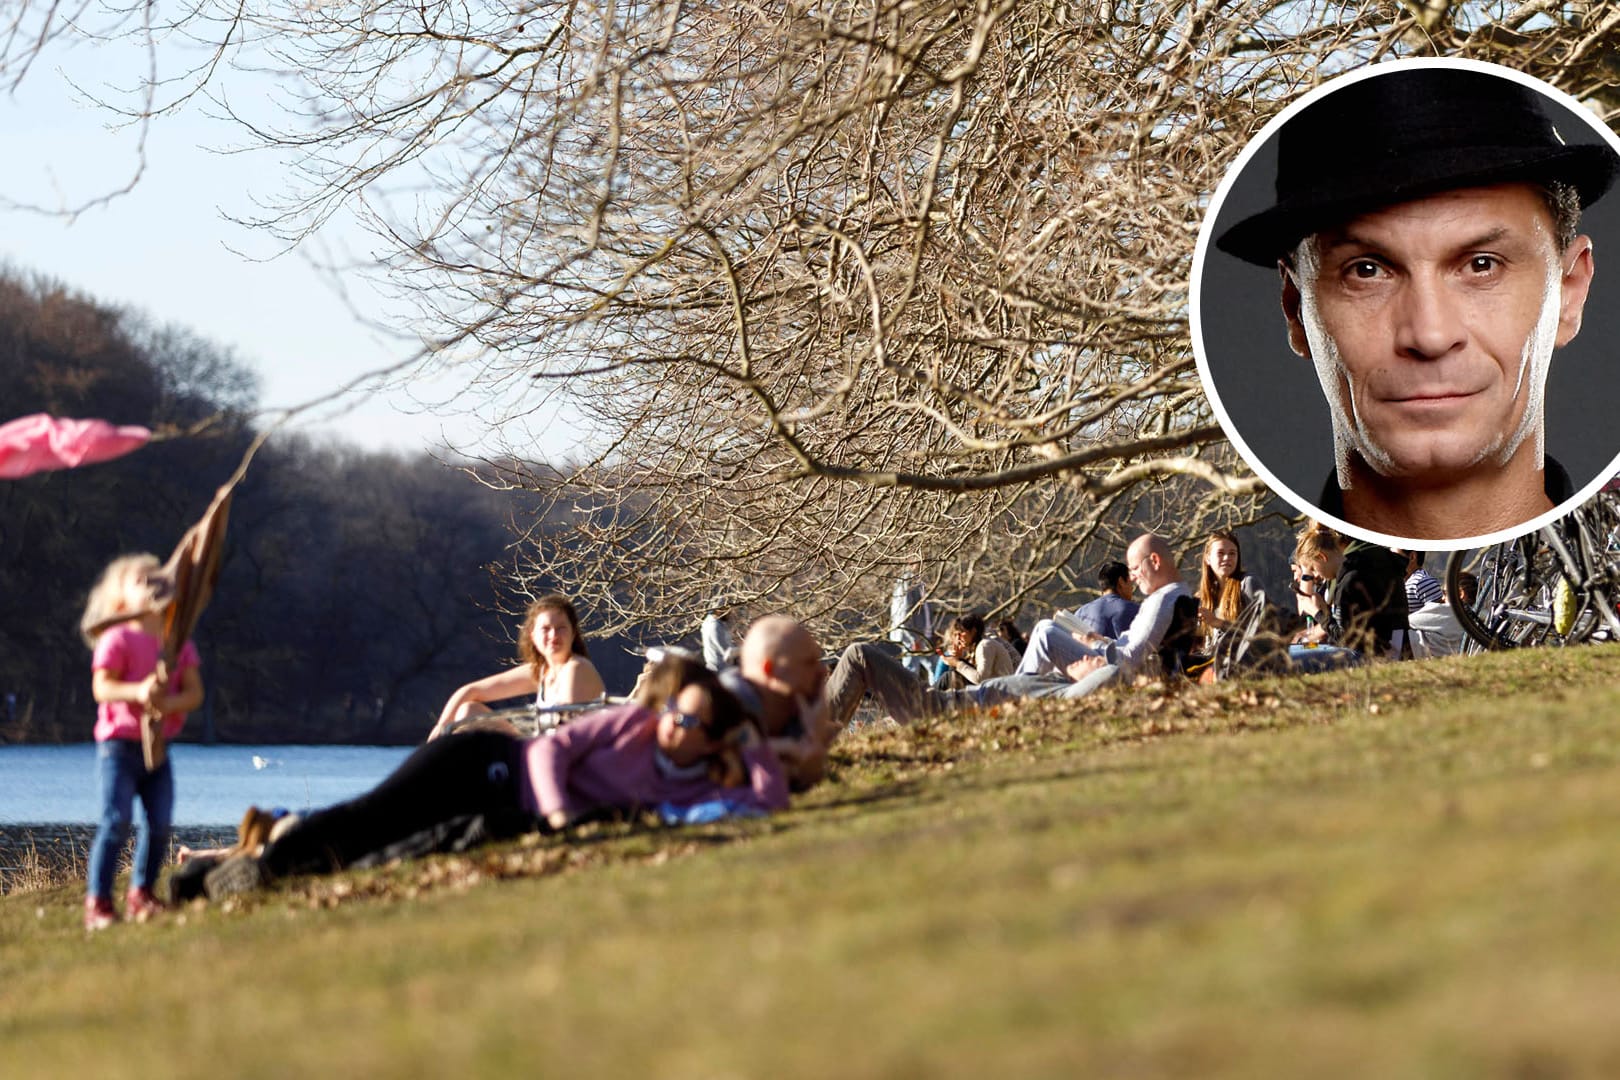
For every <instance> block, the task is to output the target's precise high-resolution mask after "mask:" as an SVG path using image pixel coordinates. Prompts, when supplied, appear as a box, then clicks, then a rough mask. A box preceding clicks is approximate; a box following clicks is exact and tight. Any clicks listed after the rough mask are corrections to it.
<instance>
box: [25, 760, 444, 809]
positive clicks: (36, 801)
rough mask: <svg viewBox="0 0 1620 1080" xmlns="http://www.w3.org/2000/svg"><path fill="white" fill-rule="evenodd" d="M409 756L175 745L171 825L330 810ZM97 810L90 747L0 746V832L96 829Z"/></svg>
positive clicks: (94, 769)
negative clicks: (260, 811)
mask: <svg viewBox="0 0 1620 1080" xmlns="http://www.w3.org/2000/svg"><path fill="white" fill-rule="evenodd" d="M412 749H414V748H413V747H409V746H201V745H198V744H194V743H178V744H176V745H173V746H171V747H169V755H170V758H171V759H172V760H173V762H174V793H175V794H174V824H175V825H176V826H177V827H179V828H186V827H193V826H223V825H228V826H231V827H232V828H234V827H235V826H236V824H237V822H239V821H241V820H242V812H243V811H244V810H246V809H247V808H248V807H249V806H250V805H251V806H260V807H264V808H265V809H270V808H272V807H278V806H279V807H286V808H287V809H288V810H295V811H298V812H300V813H303V812H306V811H308V810H314V809H319V808H320V807H323V806H330V805H331V804H332V803H335V802H341V801H342V800H344V799H347V798H350V797H351V796H354V795H358V794H360V793H361V792H363V791H366V790H368V789H369V788H371V787H374V786H375V785H376V784H377V782H378V781H379V780H381V779H382V778H383V777H385V776H387V775H388V774H389V773H391V772H393V771H394V769H395V767H397V766H398V765H399V763H400V762H401V761H404V760H405V757H406V755H408V754H409V753H410V752H411V750H412ZM99 802H100V800H99V797H98V796H97V794H96V746H95V743H74V744H70V745H67V746H0V825H17V824H53V825H68V824H82V823H87V822H88V823H94V822H95V821H96V819H97V817H98V816H99V814H100V806H99ZM136 818H137V820H140V811H139V810H137V811H136Z"/></svg>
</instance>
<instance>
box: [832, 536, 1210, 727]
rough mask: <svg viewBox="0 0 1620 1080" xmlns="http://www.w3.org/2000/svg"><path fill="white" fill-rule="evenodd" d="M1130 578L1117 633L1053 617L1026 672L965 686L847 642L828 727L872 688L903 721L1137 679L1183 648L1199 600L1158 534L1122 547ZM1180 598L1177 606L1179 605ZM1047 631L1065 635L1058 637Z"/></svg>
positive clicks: (836, 672)
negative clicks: (1070, 625) (1155, 661)
mask: <svg viewBox="0 0 1620 1080" xmlns="http://www.w3.org/2000/svg"><path fill="white" fill-rule="evenodd" d="M1125 561H1126V568H1127V570H1128V572H1129V574H1130V580H1131V581H1132V583H1133V584H1134V585H1135V586H1136V587H1138V588H1140V589H1141V590H1142V592H1143V593H1145V594H1146V596H1147V599H1145V600H1144V601H1143V602H1142V606H1141V608H1140V609H1139V610H1138V611H1137V613H1136V617H1135V618H1134V619H1132V620H1131V623H1130V626H1129V627H1128V628H1127V629H1126V630H1125V632H1124V633H1123V634H1121V635H1120V636H1119V637H1118V638H1117V639H1115V638H1106V637H1102V636H1099V635H1097V634H1087V635H1085V638H1084V639H1080V638H1076V637H1074V636H1073V635H1071V634H1069V632H1068V631H1067V630H1064V629H1063V628H1062V627H1060V626H1057V625H1056V624H1054V623H1042V624H1041V627H1042V628H1046V629H1043V630H1041V632H1038V633H1037V634H1036V635H1035V636H1033V637H1032V638H1031V640H1030V643H1029V647H1028V648H1027V649H1026V650H1025V652H1024V659H1023V661H1022V662H1021V663H1020V665H1019V671H1020V672H1023V674H1015V675H1008V676H1005V677H1003V678H1000V679H986V680H985V681H984V682H982V683H980V684H979V685H978V686H974V687H969V688H968V689H966V690H953V691H946V692H941V691H938V690H934V689H932V688H930V687H925V686H923V685H922V684H921V683H919V682H918V680H917V679H916V677H915V676H913V675H912V674H911V673H910V672H909V671H907V670H906V669H905V668H904V667H902V666H901V665H900V662H899V661H897V660H895V659H894V658H893V657H892V656H889V655H887V654H886V653H884V652H883V650H882V649H881V648H880V647H878V646H876V645H869V644H860V645H851V646H850V647H849V648H847V649H845V650H844V653H843V655H842V656H840V657H839V659H838V666H837V667H836V668H834V669H833V673H832V678H831V679H830V680H828V683H827V703H828V710H829V712H830V713H831V719H832V724H833V728H834V730H835V731H841V730H843V728H844V727H845V726H846V725H847V724H848V723H849V721H850V718H851V717H853V716H854V715H855V710H856V709H857V708H858V707H859V706H860V703H861V698H862V696H863V695H865V694H867V693H870V694H871V695H872V696H873V697H875V698H877V699H878V701H879V702H880V703H881V705H882V707H883V709H884V711H886V712H887V713H888V714H889V715H890V716H892V717H894V718H895V719H896V720H899V721H900V722H902V723H907V722H909V721H911V720H915V719H917V718H919V717H923V716H932V715H936V714H938V713H941V712H945V711H948V710H950V709H954V708H971V707H974V706H978V705H994V704H996V703H998V702H1002V701H1010V700H1013V699H1015V698H1021V697H1083V696H1085V695H1086V694H1089V693H1092V692H1094V691H1096V690H1098V689H1101V688H1102V687H1104V686H1109V685H1112V684H1113V683H1115V682H1119V681H1126V680H1129V679H1132V678H1135V677H1136V675H1137V673H1138V672H1139V671H1141V670H1142V666H1143V664H1144V663H1145V662H1146V661H1147V658H1148V657H1149V656H1152V655H1156V654H1158V653H1159V651H1160V650H1161V649H1163V648H1164V647H1165V645H1166V643H1167V641H1168V642H1171V643H1173V644H1176V645H1177V646H1178V647H1184V643H1183V642H1182V639H1184V638H1187V637H1190V635H1191V633H1192V631H1193V629H1194V628H1195V627H1196V625H1197V619H1198V603H1197V601H1196V600H1195V599H1193V596H1192V594H1191V593H1189V592H1188V591H1187V587H1186V586H1185V585H1183V584H1181V573H1180V571H1179V570H1178V569H1177V567H1176V557H1175V554H1174V553H1173V552H1172V551H1171V550H1170V545H1169V544H1167V543H1165V541H1164V539H1163V538H1162V537H1158V536H1155V535H1153V534H1152V533H1144V534H1143V535H1141V536H1139V537H1137V538H1136V539H1135V540H1134V541H1132V543H1131V546H1130V549H1129V550H1128V551H1127V553H1126V560H1125ZM1178 601H1183V602H1182V603H1181V604H1180V608H1179V611H1178ZM1050 635H1062V638H1061V639H1060V638H1058V637H1056V636H1050Z"/></svg>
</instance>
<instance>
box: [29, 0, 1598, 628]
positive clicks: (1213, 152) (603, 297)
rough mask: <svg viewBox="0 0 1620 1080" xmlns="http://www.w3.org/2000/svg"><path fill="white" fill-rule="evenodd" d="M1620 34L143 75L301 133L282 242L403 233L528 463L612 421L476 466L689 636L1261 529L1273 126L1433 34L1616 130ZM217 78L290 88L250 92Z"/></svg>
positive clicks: (1043, 31)
mask: <svg viewBox="0 0 1620 1080" xmlns="http://www.w3.org/2000/svg"><path fill="white" fill-rule="evenodd" d="M26 6H27V5H25V7H26ZM37 10H38V9H36V11H37ZM52 10H54V9H52ZM132 17H133V16H132ZM142 18H143V19H148V20H149V21H150V17H149V16H142ZM1617 19H1620V15H1617V14H1616V13H1615V11H1614V10H1613V9H1612V8H1611V7H1610V6H1609V5H1604V4H1598V3H1591V4H1585V3H1565V4H1544V3H1529V4H1523V5H1513V4H1505V3H1466V4H1464V3H1445V2H1444V0H1424V2H1423V3H1421V4H1420V3H1416V2H1412V3H1408V4H1395V3H1377V2H1370V0H1368V2H1355V0H1352V2H1329V0H1316V2H1299V0H1286V2H1284V0H1158V2H1131V0H1118V2H1095V3H1069V2H1062V0H1029V2H1019V0H866V2H863V3H847V2H832V3H812V2H809V0H769V2H766V3H752V4H747V3H743V4H739V3H736V2H735V0H724V2H722V0H699V2H691V0H687V2H677V0H640V2H630V3H618V4H594V3H577V2H571V3H564V2H549V0H547V2H535V3H529V4H525V5H488V6H486V5H470V6H469V5H463V4H446V3H425V4H424V3H413V4H403V3H399V2H398V0H335V2H331V3H322V4H302V3H297V4H295V3H290V2H286V0H259V2H258V3H255V4H240V3H211V2H205V3H203V4H202V5H201V6H200V7H195V8H194V7H190V6H188V7H186V8H184V9H182V12H181V14H180V15H179V16H177V17H176V19H175V25H176V26H177V27H180V28H183V29H184V30H185V32H186V33H188V34H189V35H190V36H191V37H192V38H194V39H198V40H202V41H204V42H207V43H210V44H211V45H212V46H213V47H214V50H215V51H214V53H212V54H210V55H209V56H208V58H207V61H206V62H203V63H198V62H195V61H193V62H192V63H191V65H190V66H188V67H184V68H179V69H177V70H178V74H177V75H176V76H174V77H173V78H172V79H171V78H169V77H157V78H155V80H154V81H155V83H156V85H157V86H159V87H161V88H162V89H163V91H164V93H163V94H161V95H159V97H158V99H157V100H159V101H162V100H183V99H185V98H186V97H187V96H188V95H192V94H195V93H197V92H198V91H199V90H207V91H208V92H209V93H211V94H212V96H213V100H215V101H216V102H218V103H219V104H220V105H221V106H222V107H224V108H226V109H230V110H231V111H232V112H233V114H234V115H237V116H238V117H239V118H240V119H242V120H243V122H244V124H245V125H246V126H247V128H248V130H250V131H251V132H252V133H253V134H254V135H255V137H256V138H258V139H260V140H262V141H263V142H264V143H265V144H267V145H270V146H275V147H278V148H281V149H282V150H287V149H293V150H296V151H297V152H298V153H299V154H300V155H301V156H300V159H299V167H300V175H301V178H302V180H303V184H302V186H301V187H299V188H298V189H297V190H296V191H295V192H294V193H293V196H292V197H291V198H290V199H288V200H287V201H286V202H285V203H283V204H281V205H279V206H278V207H276V208H275V210H274V212H272V213H270V214H267V215H266V216H265V218H264V219H263V220H262V221H261V222H260V224H262V225H263V226H265V227H266V228H270V229H274V230H277V231H279V232H281V233H282V234H284V235H286V236H287V237H288V238H289V239H294V240H296V239H298V238H299V237H301V236H303V235H306V234H307V233H308V231H310V230H312V229H316V228H318V227H319V225H320V223H321V222H322V221H323V220H325V219H326V218H327V217H328V216H329V215H330V214H332V213H333V212H335V211H336V210H338V209H340V208H343V209H346V210H349V211H352V212H356V213H360V214H361V215H363V216H364V217H365V219H366V220H367V221H368V223H369V224H370V225H371V226H372V227H373V228H374V229H375V231H376V232H377V233H378V235H379V236H380V237H383V238H385V239H386V240H387V242H388V258H389V259H390V261H391V266H392V269H393V271H394V273H395V274H396V280H397V281H398V282H399V284H400V286H401V287H402V289H404V290H406V291H407V292H408V293H409V294H410V295H411V296H413V297H414V298H415V299H416V301H417V302H418V303H419V305H420V311H421V317H422V326H423V327H424V329H425V331H426V333H427V334H428V335H429V336H430V338H431V339H432V340H433V341H434V342H435V348H434V353H433V355H432V357H431V358H430V359H429V360H428V361H427V362H428V363H430V364H434V365H454V366H456V367H457V368H458V369H460V370H462V371H463V372H464V373H465V379H466V384H467V387H468V393H469V394H472V395H486V396H488V397H489V398H490V400H491V401H492V402H493V403H495V407H497V408H498V409H499V410H500V411H501V419H502V423H503V428H502V430H503V432H504V433H505V434H506V435H507V436H508V437H509V440H510V445H509V448H510V450H511V452H512V455H513V458H514V459H517V460H521V459H522V458H523V456H524V450H525V445H524V441H523V439H522V437H521V432H522V431H523V430H524V427H523V419H524V417H525V415H527V414H529V413H530V412H532V411H533V410H538V409H540V408H541V407H542V406H544V405H545V404H546V403H547V401H548V400H549V399H550V398H551V397H552V396H554V395H559V394H561V395H566V397H567V398H568V399H569V401H570V402H571V403H572V405H573V406H574V407H575V408H577V409H579V410H580V411H581V412H582V413H583V414H584V415H585V417H586V418H587V420H588V425H589V427H590V428H591V430H593V431H594V432H595V433H596V441H595V442H593V443H591V444H590V445H589V446H585V447H582V448H581V451H580V454H579V456H578V458H577V460H575V461H573V462H570V463H567V464H566V465H565V466H560V467H559V466H555V465H553V466H550V467H544V468H539V467H524V466H514V465H512V464H511V463H510V461H509V460H503V461H499V462H496V461H492V462H490V463H489V466H490V468H489V469H488V470H487V471H486V476H487V477H488V478H489V479H490V481H491V482H492V483H510V484H517V485H522V486H525V487H529V488H533V489H536V490H539V491H541V492H544V493H546V494H547V495H548V496H549V497H550V498H551V499H552V510H553V513H552V514H551V515H549V516H551V517H555V516H557V515H558V514H562V513H567V514H570V515H572V518H573V520H574V522H575V527H574V528H573V529H572V530H571V531H570V533H569V535H568V536H567V539H566V540H564V541H552V540H545V539H542V538H541V537H540V535H539V534H538V533H536V534H534V535H533V536H531V540H532V541H533V542H532V543H531V544H530V545H529V547H528V551H527V560H526V562H525V563H524V567H523V570H522V572H523V573H525V574H528V575H530V576H533V577H535V578H543V579H550V580H558V581H561V582H564V583H566V584H567V585H568V586H569V587H571V588H573V589H575V590H576V591H579V592H581V593H582V594H583V595H584V597H585V599H586V600H587V602H588V603H589V604H590V606H591V607H592V608H593V610H595V611H596V612H598V613H599V614H600V615H603V616H607V617H606V618H605V619H604V622H605V623H606V624H607V625H605V626H604V628H605V629H619V628H622V627H624V626H629V625H636V624H644V625H649V626H651V627H654V628H657V629H669V628H672V627H674V626H676V625H687V624H690V623H691V622H692V621H693V620H694V619H695V617H696V615H697V614H698V613H700V612H701V611H702V610H703V608H704V607H705V606H707V605H708V604H709V603H710V602H712V600H713V599H714V598H715V597H717V596H723V597H725V598H727V599H728V600H729V601H730V602H732V603H755V604H759V605H769V606H771V607H775V608H787V609H790V610H794V611H796V612H798V613H800V614H802V615H805V616H808V617H813V618H817V619H822V620H830V621H832V622H838V623H847V622H849V621H851V620H852V619H853V618H854V615H853V613H854V612H857V611H861V610H866V611H872V610H875V609H879V608H881V597H882V596H883V595H886V593H887V589H888V584H889V582H890V580H891V579H892V577H893V575H894V573H895V572H896V570H897V569H898V568H899V567H902V566H905V565H909V564H911V563H913V562H915V561H917V560H922V561H923V563H924V564H925V565H926V566H927V567H928V568H929V573H930V574H931V575H932V576H933V577H934V579H935V585H936V586H937V587H939V588H940V589H942V590H943V591H946V592H949V593H951V594H952V595H953V597H954V598H955V599H957V600H958V601H959V602H960V603H961V604H962V605H963V606H970V605H971V606H980V607H989V606H994V605H1001V606H1003V607H1011V606H1015V605H1016V604H1017V602H1018V601H1019V599H1020V598H1023V597H1026V596H1030V595H1034V594H1037V593H1039V592H1041V591H1043V590H1046V589H1049V588H1052V587H1054V586H1056V585H1058V584H1062V583H1063V581H1062V578H1063V575H1064V573H1065V572H1066V568H1067V567H1069V566H1071V565H1073V563H1074V560H1075V559H1076V557H1077V556H1078V555H1080V554H1081V553H1082V552H1084V551H1085V550H1086V549H1087V547H1088V545H1114V546H1116V550H1117V545H1118V543H1119V542H1120V540H1121V539H1122V534H1123V532H1125V531H1127V530H1128V529H1130V528H1134V527H1137V526H1141V525H1151V526H1154V527H1158V528H1162V529H1164V530H1166V531H1168V532H1170V533H1172V534H1173V535H1176V536H1178V537H1181V538H1186V537H1190V536H1192V535H1195V534H1196V533H1198V532H1201V531H1203V530H1205V529H1207V528H1208V527H1210V526H1211V525H1212V524H1216V523H1220V524H1228V523H1231V522H1233V521H1235V520H1242V519H1244V518H1246V517H1249V516H1252V515H1254V514H1256V513H1257V512H1258V511H1259V507H1260V504H1261V503H1262V502H1263V500H1264V499H1265V497H1266V494H1265V492H1264V490H1263V488H1261V486H1260V485H1259V484H1258V482H1257V481H1256V479H1255V478H1254V477H1253V476H1251V475H1250V474H1249V473H1248V472H1247V470H1246V469H1244V468H1243V467H1242V465H1241V462H1238V461H1237V460H1236V459H1235V458H1234V457H1233V455H1232V453H1231V451H1230V448H1229V447H1228V446H1227V444H1226V443H1225V441H1224V440H1223V438H1222V436H1221V432H1220V430H1219V428H1218V426H1217V425H1216V424H1215V423H1214V422H1213V419H1212V417H1211V415H1210V413H1209V410H1208V407H1207V405H1206V403H1205V400H1204V397H1203V395H1202V393H1201V390H1200V387H1199V384H1198V380H1197V377H1196V372H1195V369H1194V365H1193V359H1192V353H1191V349H1190V346H1189V343H1188V332H1187V325H1186V310H1187V280H1188V276H1189V272H1190V268H1191V258H1192V251H1193V245H1194V238H1195V236H1196V233H1197V228H1198V224H1199V221H1200V219H1201V217H1202V214H1203V211H1204V209H1205V207H1206V205H1207V201H1208V198H1209V195H1210V193H1211V192H1212V191H1213V190H1214V188H1215V187H1216V185H1217V184H1218V182H1219V180H1220V178H1221V176H1222V175H1223V174H1224V172H1225V171H1226V169H1227V168H1228V167H1229V165H1230V164H1231V162H1232V161H1233V159H1234V158H1235V157H1236V155H1237V153H1238V152H1239V150H1240V149H1241V148H1242V146H1243V144H1244V143H1245V142H1246V141H1247V140H1248V138H1249V137H1250V136H1251V135H1252V134H1254V133H1255V132H1256V131H1258V130H1259V128H1260V127H1261V126H1262V125H1263V124H1264V123H1265V121H1266V120H1267V119H1269V118H1270V117H1271V116H1272V115H1273V114H1274V113H1275V112H1276V111H1277V110H1278V109H1280V108H1281V107H1282V105H1283V104H1285V103H1286V102H1287V101H1288V100H1290V99H1291V98H1292V97H1293V96H1295V95H1296V94H1297V93H1299V92H1301V91H1303V90H1304V89H1307V88H1308V87H1310V86H1312V85H1315V84H1316V83H1318V82H1320V81H1321V80H1323V79H1325V78H1327V77H1329V76H1331V75H1333V74H1336V73H1338V72H1340V71H1343V70H1348V69H1350V68H1354V67H1357V66H1360V65H1364V64H1368V63H1373V62H1376V61H1378V60H1380V59H1383V58H1386V57H1389V56H1393V55H1407V54H1414V53H1445V54H1454V55H1465V56H1472V57H1476V58H1481V59H1489V60H1496V61H1499V62H1503V63H1507V64H1511V65H1513V66H1516V67H1521V68H1524V69H1526V70H1530V71H1532V72H1534V73H1535V74H1537V75H1539V76H1541V77H1543V78H1546V79H1548V80H1549V81H1551V82H1553V83H1555V84H1557V85H1560V86H1563V87H1565V88H1566V89H1569V90H1570V91H1571V92H1573V93H1576V94H1577V95H1580V96H1582V97H1584V98H1585V99H1587V100H1588V101H1590V102H1591V103H1592V104H1593V105H1594V107H1595V108H1597V109H1599V110H1600V111H1602V112H1604V113H1605V114H1606V115H1607V116H1611V117H1612V116H1613V115H1614V114H1615V112H1616V111H1617V110H1620V91H1617V89H1616V87H1617V85H1620V74H1617V70H1616V61H1615V60H1614V56H1613V50H1612V49H1611V48H1609V46H1608V45H1607V42H1608V40H1609V39H1610V37H1612V35H1613V33H1614V32H1615V30H1616V29H1617V27H1616V25H1615V24H1616V20H1617ZM46 21H47V22H48V21H49V19H47V20H46ZM142 25H143V26H145V25H148V23H146V22H143V24H142ZM137 36H138V35H137ZM27 40H28V38H27V37H23V38H19V37H17V36H16V35H15V34H14V36H13V39H12V47H11V51H10V54H9V57H10V61H11V66H10V70H11V71H14V72H15V71H18V70H20V69H19V64H20V63H21V59H20V58H21V57H25V56H26V53H27V49H26V48H21V49H19V47H18V43H19V41H20V42H22V43H23V44H24V45H26V42H27ZM225 61H232V62H234V63H235V64H236V65H237V66H238V67H239V68H249V67H250V68H253V69H256V70H259V71H261V72H262V71H267V70H268V71H274V72H276V73H278V74H279V76H280V78H281V79H282V80H283V86H284V87H285V90H286V93H287V97H286V98H285V99H284V100H282V101H279V102H277V103H275V109H274V110H272V111H271V112H269V113H266V112H265V111H264V109H265V105H264V103H263V102H261V101H258V100H255V101H254V102H253V104H252V111H251V112H249V111H240V110H239V109H238V108H237V107H236V101H237V98H233V97H232V96H231V93H230V91H231V86H232V84H231V82H230V79H229V76H228V75H227V74H222V73H221V72H222V70H223V69H222V67H221V66H220V64H221V63H222V62H225ZM148 92H150V87H149V88H148ZM132 111H135V112H139V111H140V110H139V109H138V108H137V109H134V110H132Z"/></svg>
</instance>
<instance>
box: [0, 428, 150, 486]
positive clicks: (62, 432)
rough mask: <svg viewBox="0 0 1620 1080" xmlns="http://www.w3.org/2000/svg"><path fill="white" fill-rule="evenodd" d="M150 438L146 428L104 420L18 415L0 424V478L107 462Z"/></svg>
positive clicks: (11, 477)
mask: <svg viewBox="0 0 1620 1080" xmlns="http://www.w3.org/2000/svg"><path fill="white" fill-rule="evenodd" d="M151 437H152V433H151V432H150V431H148V430H147V429H146V428H143V427H134V426H127V427H115V426H114V425H112V424H109V423H107V421H105V420H65V419H63V420H59V419H57V418H55V417H53V416H47V415H46V414H45V413H34V414H33V415H32V416H21V417H18V418H17V419H15V420H11V421H8V422H6V423H4V424H0V480H15V479H17V478H18V477H21V476H31V475H33V474H34V473H37V472H45V471H46V470H48V469H71V468H74V467H75V466H78V465H94V464H95V463H96V462H98V461H109V460H111V459H112V458H115V457H122V456H123V455H125V454H127V453H129V452H130V451H131V450H137V449H139V448H140V447H142V446H145V445H146V442H147V440H148V439H150V438H151Z"/></svg>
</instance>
